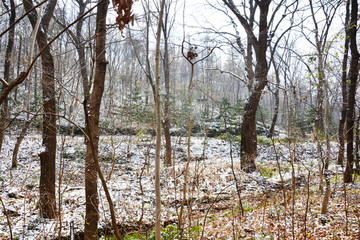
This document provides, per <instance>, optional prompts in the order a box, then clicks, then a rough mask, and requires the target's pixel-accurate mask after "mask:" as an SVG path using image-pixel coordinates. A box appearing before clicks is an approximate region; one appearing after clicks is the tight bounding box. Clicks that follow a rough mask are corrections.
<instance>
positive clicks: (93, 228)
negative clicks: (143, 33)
mask: <svg viewBox="0 0 360 240" xmlns="http://www.w3.org/2000/svg"><path fill="white" fill-rule="evenodd" d="M108 4H109V2H108V1H107V0H99V5H98V7H97V14H96V30H95V36H96V40H95V59H96V60H95V75H94V83H93V84H94V87H93V90H92V93H91V95H90V96H89V93H88V92H85V94H86V95H85V96H84V97H85V98H86V99H89V101H85V102H88V103H89V108H88V109H87V106H84V110H85V111H88V112H85V114H86V115H88V121H86V131H87V134H88V136H89V137H91V140H90V141H89V140H87V141H86V158H85V199H86V215H85V231H84V236H85V240H92V239H94V240H95V239H98V219H99V213H98V212H99V210H98V206H99V199H98V192H97V179H98V174H97V166H96V162H95V161H96V159H97V156H98V145H99V117H100V106H101V99H102V96H103V92H104V85H105V74H106V65H107V61H106V59H105V43H106V16H107V9H108ZM84 80H85V79H84ZM84 83H85V84H84V91H87V90H88V89H86V88H87V86H86V81H84ZM90 131H91V132H90ZM93 151H94V152H93Z"/></svg>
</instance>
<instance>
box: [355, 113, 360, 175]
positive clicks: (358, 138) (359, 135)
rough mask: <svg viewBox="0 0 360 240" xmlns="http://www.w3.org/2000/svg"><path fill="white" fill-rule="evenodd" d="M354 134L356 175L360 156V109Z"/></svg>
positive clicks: (359, 165)
mask: <svg viewBox="0 0 360 240" xmlns="http://www.w3.org/2000/svg"><path fill="white" fill-rule="evenodd" d="M355 130H356V134H355V166H356V171H355V172H356V173H357V174H359V173H360V162H359V161H360V154H359V146H360V109H359V111H358V116H357V118H356V129H355Z"/></svg>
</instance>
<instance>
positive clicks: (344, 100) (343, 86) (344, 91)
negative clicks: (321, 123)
mask: <svg viewBox="0 0 360 240" xmlns="http://www.w3.org/2000/svg"><path fill="white" fill-rule="evenodd" d="M349 12H350V1H347V3H346V16H345V26H347V25H348V24H349V18H350V13H349ZM345 35H346V36H349V28H348V27H346V28H345ZM349 42H350V39H349V38H348V37H345V44H344V57H343V61H342V76H341V93H342V106H341V118H340V121H339V154H338V158H337V164H338V165H341V166H343V164H344V150H345V134H344V129H345V121H346V108H347V68H348V66H347V62H348V54H349Z"/></svg>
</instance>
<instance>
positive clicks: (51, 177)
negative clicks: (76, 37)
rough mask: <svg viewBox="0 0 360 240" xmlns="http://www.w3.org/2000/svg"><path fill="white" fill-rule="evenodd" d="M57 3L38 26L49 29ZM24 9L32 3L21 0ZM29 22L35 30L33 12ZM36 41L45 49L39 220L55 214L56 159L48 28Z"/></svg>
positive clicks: (27, 9)
mask: <svg viewBox="0 0 360 240" xmlns="http://www.w3.org/2000/svg"><path fill="white" fill-rule="evenodd" d="M55 5H56V0H50V2H49V3H48V5H47V8H46V10H45V13H46V14H44V16H43V18H42V20H41V25H42V26H44V27H47V26H48V22H49V21H50V19H51V16H52V13H53V12H54V9H55ZM24 8H25V9H26V11H29V10H30V9H31V8H33V3H32V0H24ZM28 18H29V20H30V23H31V25H32V27H33V29H35V27H36V22H37V20H38V17H37V14H36V11H35V10H34V11H33V12H31V13H30V14H29V15H28ZM36 41H37V44H38V46H39V49H44V50H43V53H42V55H41V60H42V61H41V67H42V78H41V85H42V95H43V96H42V99H43V111H44V115H43V134H42V138H43V141H42V145H43V148H42V151H41V152H40V154H39V157H40V167H41V170H40V200H39V209H40V215H41V217H45V218H54V217H55V215H56V203H55V200H56V199H55V157H56V117H55V116H56V99H55V74H54V60H53V57H52V54H51V50H50V47H47V48H45V47H46V46H47V44H48V41H47V28H41V29H39V30H38V34H37V36H36Z"/></svg>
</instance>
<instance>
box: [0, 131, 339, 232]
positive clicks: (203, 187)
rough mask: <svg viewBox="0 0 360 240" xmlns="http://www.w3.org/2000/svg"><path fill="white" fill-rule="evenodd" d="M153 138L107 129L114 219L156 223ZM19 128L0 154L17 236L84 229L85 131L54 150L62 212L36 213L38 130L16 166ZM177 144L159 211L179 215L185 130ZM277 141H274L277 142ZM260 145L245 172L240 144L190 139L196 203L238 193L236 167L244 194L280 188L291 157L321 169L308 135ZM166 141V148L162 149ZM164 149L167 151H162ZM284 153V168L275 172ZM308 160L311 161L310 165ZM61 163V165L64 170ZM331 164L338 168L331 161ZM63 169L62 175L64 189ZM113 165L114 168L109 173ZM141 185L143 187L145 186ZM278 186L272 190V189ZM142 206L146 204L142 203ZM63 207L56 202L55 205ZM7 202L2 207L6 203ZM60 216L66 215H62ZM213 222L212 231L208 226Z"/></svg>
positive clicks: (1, 217) (104, 213)
mask: <svg viewBox="0 0 360 240" xmlns="http://www.w3.org/2000/svg"><path fill="white" fill-rule="evenodd" d="M154 140H155V139H154V138H152V137H150V136H114V137H110V136H104V137H101V139H100V146H99V149H100V153H99V155H100V156H99V157H100V160H101V167H102V170H103V172H104V175H105V176H107V178H108V182H107V184H108V187H109V188H110V193H111V195H112V200H113V202H114V205H115V211H116V216H117V221H118V223H120V224H133V223H135V222H136V221H138V220H139V219H140V216H143V219H142V220H143V222H144V224H150V225H151V224H152V223H153V220H154V211H155V190H154V184H155V179H154V156H155V148H154V143H155V141H154ZM15 141H16V138H15V136H6V138H5V142H4V147H3V151H2V152H1V155H0V196H1V198H2V200H3V202H4V206H5V207H6V209H8V210H10V215H11V227H12V231H13V235H14V236H16V237H18V238H19V239H45V238H46V239H51V238H55V237H56V236H58V235H59V231H58V229H59V228H60V224H61V232H62V234H63V235H68V234H69V231H70V222H74V225H75V231H82V229H83V225H84V214H85V197H84V195H85V191H84V177H83V175H84V174H83V172H84V170H83V169H84V156H85V151H86V149H85V145H84V139H83V137H62V136H59V138H58V154H57V187H56V189H57V201H58V203H57V204H60V205H61V214H60V217H59V218H57V219H56V220H46V219H41V218H39V215H38V210H37V208H36V203H37V200H38V194H39V193H38V182H39V176H40V169H39V157H38V152H39V150H40V149H41V136H40V135H30V136H27V137H26V138H25V139H24V140H23V143H22V145H21V148H20V151H19V155H18V161H19V165H18V168H16V169H11V158H12V150H13V147H14V145H15ZM172 142H173V147H174V149H175V151H174V156H175V159H176V160H175V164H174V166H163V167H162V172H161V187H162V190H161V191H162V203H163V213H162V219H163V220H164V221H167V222H175V221H176V219H177V214H176V213H177V211H178V210H179V206H180V202H181V199H182V193H181V189H182V186H183V178H184V176H183V175H184V169H185V164H186V161H187V145H186V142H187V138H184V137H173V139H172ZM274 146H275V147H274ZM274 146H271V145H259V149H258V150H259V156H258V158H257V164H258V170H259V171H258V172H256V173H253V174H245V173H241V171H240V168H239V166H240V163H239V154H238V152H239V151H238V146H237V145H236V144H233V146H232V148H233V149H232V150H233V151H232V153H233V154H232V155H233V156H232V158H231V156H230V144H229V143H228V142H225V141H223V140H219V139H213V138H208V139H204V138H198V137H193V138H192V139H191V148H190V152H191V164H190V176H189V179H190V180H189V184H188V189H189V193H188V196H189V197H190V199H193V205H194V208H197V210H199V211H200V212H204V209H206V208H207V207H208V206H206V207H205V206H203V205H202V204H206V203H211V202H214V201H215V200H216V199H218V198H219V199H225V200H229V199H234V198H235V197H236V196H237V195H236V193H237V190H236V186H235V181H234V175H233V171H232V161H233V166H234V172H235V173H236V178H237V180H238V182H239V186H240V189H241V194H242V197H244V198H246V197H249V198H251V197H254V196H257V195H258V194H263V193H264V192H266V191H276V189H275V188H276V187H277V186H279V184H281V178H282V180H283V181H284V183H289V182H290V180H291V176H292V175H291V171H290V170H291V163H292V162H293V163H294V169H295V176H296V177H298V178H300V177H301V176H306V174H307V169H309V170H311V171H312V175H315V174H316V171H317V168H318V160H317V159H318V156H317V154H316V152H317V151H316V145H315V144H314V143H311V142H304V143H299V144H296V145H291V146H287V144H280V143H276V144H275V145H274ZM336 149H337V146H336V145H335V144H332V150H333V152H332V157H333V158H334V157H335V156H336ZM163 151H164V150H163V149H162V153H163ZM162 155H163V154H162ZM277 161H279V163H280V168H281V170H282V171H283V174H282V175H281V176H280V175H279V174H277V172H278V168H277V166H278V165H277V164H276V162H277ZM305 166H306V167H307V168H305ZM60 170H61V171H60ZM331 170H332V171H341V169H340V168H339V167H335V166H334V165H331ZM59 172H63V174H62V177H61V179H62V182H61V186H60V191H59V190H58V189H59V179H60V178H59V177H60V175H59ZM110 173H111V175H110ZM140 184H141V187H142V190H143V191H142V192H141V188H140ZM98 186H100V189H99V194H100V206H99V207H100V221H99V225H100V228H101V227H104V226H105V225H106V224H108V223H109V222H110V215H109V211H108V204H107V201H106V197H105V195H104V193H103V190H102V187H101V183H100V181H99V184H98ZM274 189H275V190H274ZM142 206H143V207H142ZM57 207H58V206H57ZM1 208H2V210H3V207H1ZM60 220H61V221H60ZM211 231H212V230H211V229H210V230H209V233H211ZM7 237H9V226H8V223H7V219H6V216H5V214H4V211H1V213H0V238H1V239H5V238H7Z"/></svg>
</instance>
